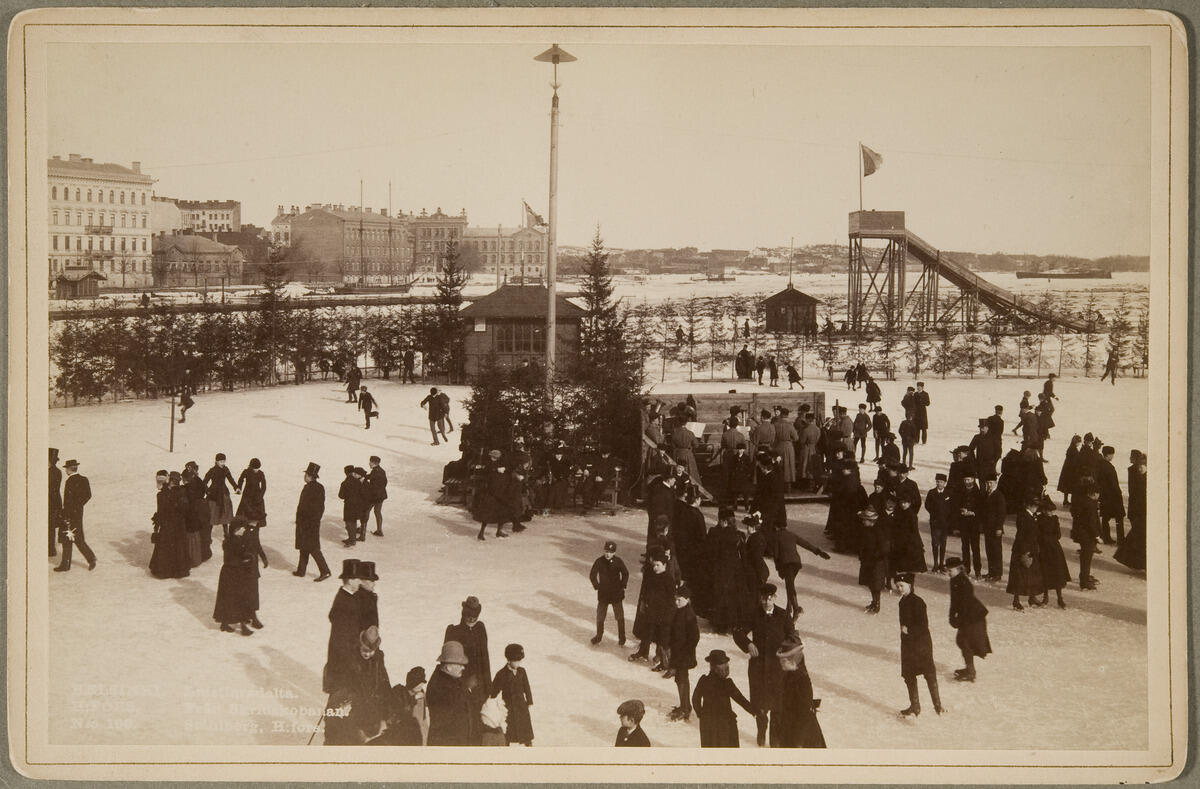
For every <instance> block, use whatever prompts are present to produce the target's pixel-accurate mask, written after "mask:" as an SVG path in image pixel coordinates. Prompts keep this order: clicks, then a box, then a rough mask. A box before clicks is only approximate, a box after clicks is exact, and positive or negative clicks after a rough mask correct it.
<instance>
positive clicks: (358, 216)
mask: <svg viewBox="0 0 1200 789" xmlns="http://www.w3.org/2000/svg"><path fill="white" fill-rule="evenodd" d="M277 218H278V217H277ZM463 222H464V223H465V222H466V218H465V217H464V218H463ZM289 226H290V231H289V232H290V237H291V241H290V244H288V246H289V249H288V254H287V261H288V263H289V264H291V267H292V272H293V276H294V277H297V278H300V279H306V280H310V281H311V280H319V279H330V278H336V279H338V280H341V281H342V282H350V283H356V284H361V285H387V284H394V283H402V282H406V281H408V272H409V271H410V270H411V268H412V260H413V243H412V238H411V235H410V231H409V218H408V217H404V216H395V217H391V216H388V213H387V210H386V209H383V208H381V209H379V211H378V213H376V212H375V211H373V210H372V209H370V208H367V209H365V210H359V209H358V208H353V207H350V208H347V207H346V206H344V205H310V206H307V207H306V208H305V210H304V212H303V213H301V214H298V215H296V216H294V217H293V218H292V219H291V221H290V223H289ZM272 227H273V228H274V223H272Z"/></svg>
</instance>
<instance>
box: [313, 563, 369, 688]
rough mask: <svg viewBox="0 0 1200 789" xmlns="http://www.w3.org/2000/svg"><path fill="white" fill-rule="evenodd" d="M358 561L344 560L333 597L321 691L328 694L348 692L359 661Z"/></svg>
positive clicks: (360, 630)
mask: <svg viewBox="0 0 1200 789" xmlns="http://www.w3.org/2000/svg"><path fill="white" fill-rule="evenodd" d="M358 565H359V561H358V559H343V560H342V574H341V575H340V576H338V577H339V578H341V580H342V585H341V586H340V587H339V588H338V590H337V592H336V593H335V594H334V598H333V606H332V607H331V608H330V609H329V649H328V652H327V657H326V660H325V671H324V673H323V681H322V685H321V689H322V690H323V691H325V692H326V693H332V692H333V691H335V690H340V689H345V688H347V687H349V686H351V684H352V683H353V680H354V668H355V664H356V661H357V660H358V648H359V634H360V633H361V632H362V628H361V627H360V626H359V624H360V622H361V621H362V620H361V616H362V614H361V609H360V606H359V602H358V599H357V598H356V597H355V596H354V595H355V593H357V592H358V587H359V583H360V580H359V575H360V570H359V567H358Z"/></svg>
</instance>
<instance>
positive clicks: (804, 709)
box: [771, 637, 826, 748]
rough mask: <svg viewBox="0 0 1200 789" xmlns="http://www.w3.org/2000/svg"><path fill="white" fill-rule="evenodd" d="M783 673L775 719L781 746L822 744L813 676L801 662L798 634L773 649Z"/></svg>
mask: <svg viewBox="0 0 1200 789" xmlns="http://www.w3.org/2000/svg"><path fill="white" fill-rule="evenodd" d="M775 657H776V659H777V660H778V661H779V667H780V668H781V669H783V677H782V680H781V681H780V683H779V692H780V700H779V707H778V711H777V712H774V713H772V718H775V716H778V722H776V721H775V720H772V721H771V726H773V727H774V726H778V727H779V747H780V748H824V747H826V746H825V735H824V733H822V731H821V724H820V722H819V721H818V720H817V703H816V701H815V700H814V699H813V686H812V679H811V678H810V677H809V675H808V666H807V665H806V664H805V662H804V646H803V644H802V643H801V642H800V638H799V637H790V638H788V639H786V640H785V641H784V642H783V643H782V644H781V645H780V647H779V649H778V651H776V653H775Z"/></svg>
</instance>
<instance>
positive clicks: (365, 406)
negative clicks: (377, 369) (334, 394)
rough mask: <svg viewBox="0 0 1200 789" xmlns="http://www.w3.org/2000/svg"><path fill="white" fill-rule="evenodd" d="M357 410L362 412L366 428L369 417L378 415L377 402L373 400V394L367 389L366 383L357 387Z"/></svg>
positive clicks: (369, 427)
mask: <svg viewBox="0 0 1200 789" xmlns="http://www.w3.org/2000/svg"><path fill="white" fill-rule="evenodd" d="M358 410H360V411H362V412H363V416H364V417H366V420H367V430H370V429H371V417H373V416H374V417H378V416H379V403H377V402H376V401H375V395H373V394H371V393H370V392H368V391H367V385H366V384H363V385H362V386H360V387H359V389H358Z"/></svg>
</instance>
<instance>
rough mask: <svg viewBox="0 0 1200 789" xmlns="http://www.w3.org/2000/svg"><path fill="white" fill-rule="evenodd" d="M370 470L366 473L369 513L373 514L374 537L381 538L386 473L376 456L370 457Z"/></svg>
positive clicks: (385, 494) (385, 495) (385, 496)
mask: <svg viewBox="0 0 1200 789" xmlns="http://www.w3.org/2000/svg"><path fill="white" fill-rule="evenodd" d="M370 466H371V470H370V471H369V472H368V473H367V490H368V491H369V492H370V496H371V511H372V512H374V513H375V531H373V532H371V533H372V534H374V535H375V536H376V537H382V536H383V502H385V501H387V497H388V495H387V472H386V471H384V470H383V466H381V465H380V460H379V456H378V455H371V460H370Z"/></svg>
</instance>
